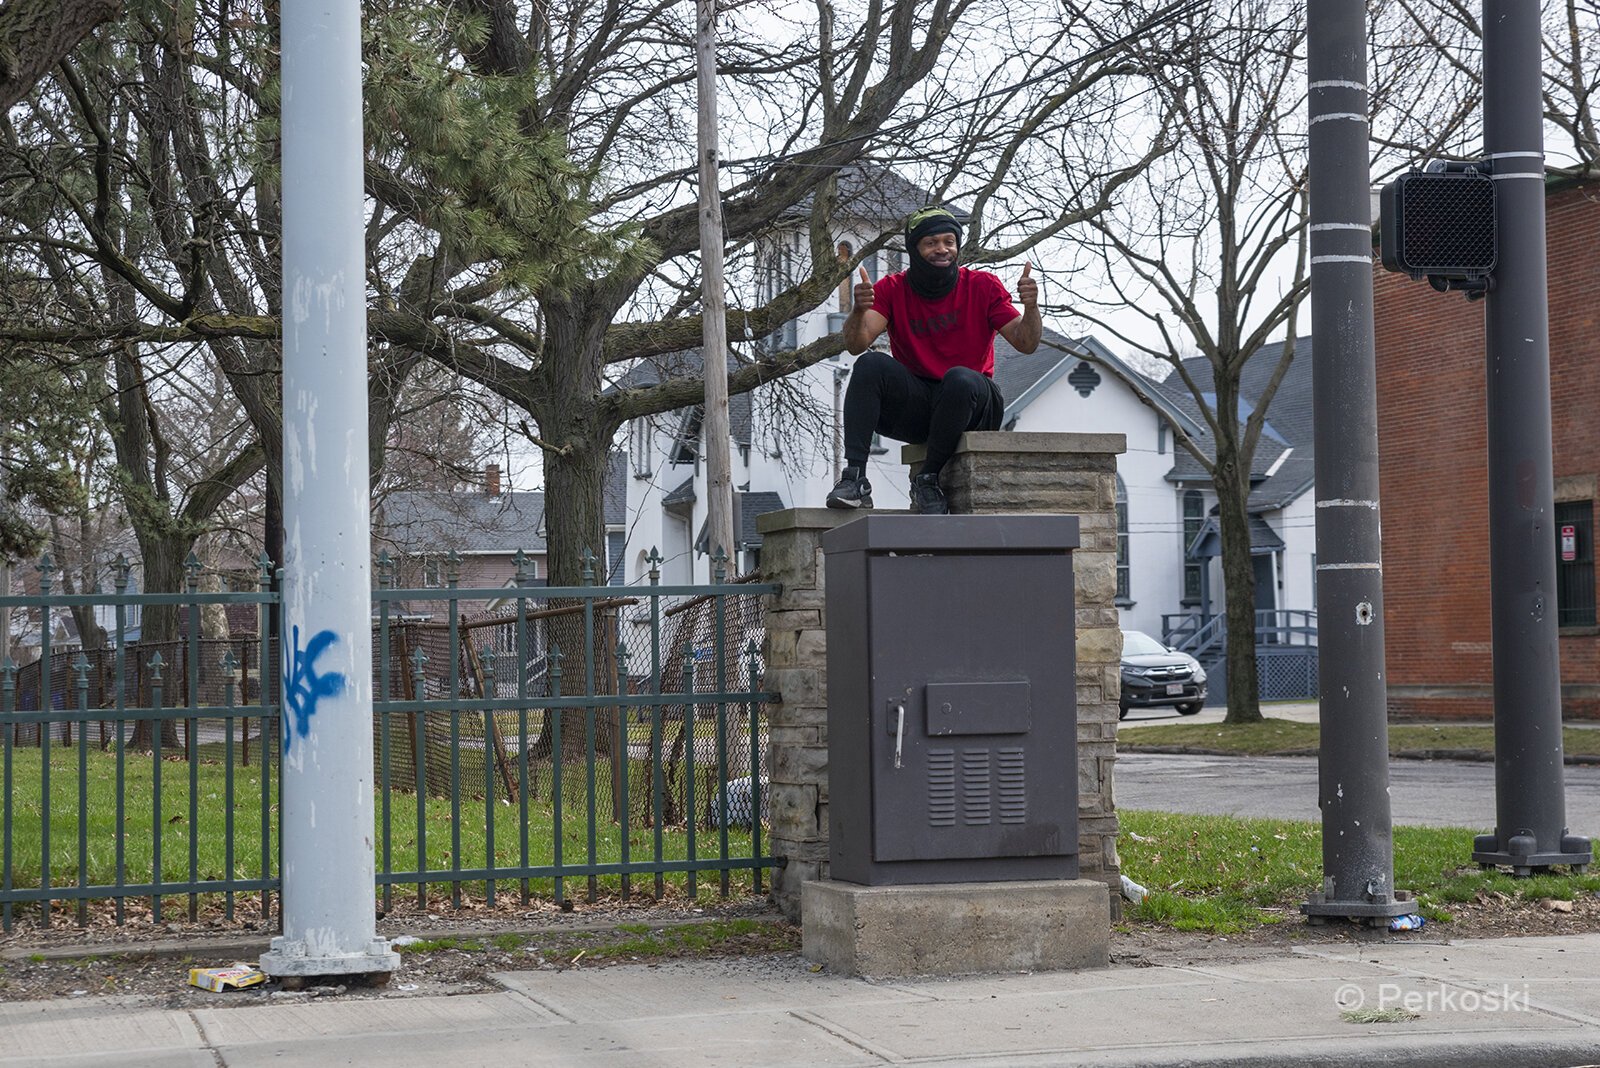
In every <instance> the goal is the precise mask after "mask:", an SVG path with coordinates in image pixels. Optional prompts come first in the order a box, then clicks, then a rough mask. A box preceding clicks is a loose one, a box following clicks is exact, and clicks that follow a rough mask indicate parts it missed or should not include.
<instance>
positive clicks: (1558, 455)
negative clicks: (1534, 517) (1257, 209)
mask: <svg viewBox="0 0 1600 1068" xmlns="http://www.w3.org/2000/svg"><path fill="white" fill-rule="evenodd" d="M1546 207H1547V236H1548V251H1549V262H1550V279H1549V287H1550V288H1549V301H1550V368H1551V392H1552V394H1553V396H1552V404H1551V411H1552V416H1553V422H1552V429H1553V437H1554V446H1555V467H1554V472H1555V500H1556V508H1555V515H1554V516H1553V517H1552V519H1553V523H1552V526H1553V528H1554V529H1553V530H1552V533H1551V536H1552V537H1553V538H1558V539H1559V538H1560V534H1561V531H1562V530H1563V528H1571V530H1570V533H1571V534H1574V535H1575V538H1573V539H1572V540H1571V541H1570V542H1569V544H1567V545H1566V546H1565V547H1563V546H1561V545H1560V544H1558V551H1557V565H1556V567H1557V591H1556V593H1557V598H1556V600H1557V611H1558V619H1559V621H1560V624H1561V626H1560V635H1561V637H1560V644H1561V690H1562V706H1563V712H1564V714H1565V716H1566V717H1567V718H1586V719H1592V718H1600V628H1597V627H1596V618H1595V574H1594V548H1593V534H1594V502H1595V497H1596V493H1597V485H1596V483H1597V474H1600V322H1597V319H1600V311H1597V309H1600V301H1597V298H1596V295H1597V294H1600V256H1597V255H1596V254H1595V252H1596V249H1597V248H1600V184H1596V183H1589V184H1585V185H1573V184H1571V183H1565V184H1560V185H1557V184H1552V185H1551V186H1550V187H1549V194H1548V199H1547V201H1546ZM1375 312H1376V319H1377V357H1378V453H1379V465H1380V473H1381V476H1380V477H1381V492H1382V495H1383V496H1382V501H1383V572H1384V582H1383V595H1384V602H1385V621H1386V628H1385V629H1386V637H1387V644H1388V649H1387V660H1388V682H1389V712H1390V715H1392V716H1395V717H1408V718H1415V717H1427V718H1458V717H1459V718H1474V719H1487V718H1488V717H1489V716H1490V715H1491V712H1492V707H1493V691H1492V682H1493V668H1492V664H1491V657H1490V644H1489V643H1490V634H1489V629H1490V628H1489V544H1488V523H1489V510H1488V474H1487V471H1488V459H1487V445H1486V430H1485V418H1486V415H1485V404H1486V397H1485V381H1486V375H1485V363H1484V359H1485V356H1484V338H1483V330H1484V321H1483V316H1484V306H1483V303H1482V302H1472V303H1469V302H1468V301H1467V300H1465V299H1464V298H1463V297H1462V296H1461V295H1460V294H1455V293H1452V294H1441V293H1437V292H1435V291H1434V290H1433V289H1432V288H1431V287H1430V286H1428V284H1427V283H1426V282H1414V281H1412V280H1410V279H1409V278H1406V277H1405V276H1404V275H1398V274H1390V273H1388V272H1385V271H1381V270H1380V271H1378V272H1377V277H1376V305H1375ZM1563 548H1564V549H1565V551H1563ZM1568 557H1570V559H1567V558H1568Z"/></svg>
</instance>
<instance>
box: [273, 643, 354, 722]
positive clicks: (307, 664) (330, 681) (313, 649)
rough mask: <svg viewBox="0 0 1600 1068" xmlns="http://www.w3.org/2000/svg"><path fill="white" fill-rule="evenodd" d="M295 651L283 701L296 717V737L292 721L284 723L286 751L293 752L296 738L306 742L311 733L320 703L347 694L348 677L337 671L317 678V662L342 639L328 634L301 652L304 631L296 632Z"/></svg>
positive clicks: (285, 680)
mask: <svg viewBox="0 0 1600 1068" xmlns="http://www.w3.org/2000/svg"><path fill="white" fill-rule="evenodd" d="M293 632H294V639H293V648H292V649H291V650H290V656H289V665H288V670H286V671H285V672H284V674H283V699H284V702H285V703H286V704H287V705H288V706H289V711H291V712H293V713H294V723H293V724H292V726H293V733H291V731H290V727H291V724H290V723H289V721H288V720H284V723H283V751H284V752H285V753H287V752H289V743H290V741H291V740H292V739H293V737H294V735H295V734H298V735H299V736H300V737H302V738H304V737H305V736H306V735H308V734H310V733H311V717H312V716H314V715H316V714H317V702H318V701H320V700H322V699H323V698H324V697H336V696H338V695H339V693H340V692H341V691H343V690H344V676H343V675H341V674H339V673H338V672H336V671H329V672H326V673H325V674H321V675H319V674H317V672H316V666H317V658H318V657H319V656H321V655H322V654H323V652H325V651H326V650H327V648H328V646H330V645H332V644H333V643H334V642H336V641H338V640H339V639H338V636H337V635H335V634H334V633H333V631H331V630H324V631H320V632H318V634H317V635H316V636H315V637H314V638H312V639H311V640H310V641H309V642H307V643H306V647H305V649H304V651H302V650H301V648H300V628H299V627H295V628H293Z"/></svg>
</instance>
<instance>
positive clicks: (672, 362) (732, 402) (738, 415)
mask: <svg viewBox="0 0 1600 1068" xmlns="http://www.w3.org/2000/svg"><path fill="white" fill-rule="evenodd" d="M703 366H704V363H703V360H702V358H701V355H700V349H698V348H693V349H679V350H678V351H677V352H667V353H663V354H662V355H660V356H651V357H649V358H647V359H642V360H639V361H637V362H636V363H635V364H634V365H633V366H632V367H631V368H629V369H628V373H627V374H625V375H623V376H622V377H621V378H619V379H618V380H617V381H616V383H615V384H614V385H611V386H607V387H606V392H607V393H610V392H612V391H613V390H623V389H637V388H639V387H641V386H654V385H658V384H660V383H662V382H665V381H668V380H670V379H674V378H691V377H693V378H698V377H699V376H700V374H701V368H702V367H703ZM741 366H743V365H742V364H741V363H740V362H739V361H738V360H737V359H735V358H734V357H732V356H729V357H728V371H729V373H730V374H731V373H732V372H734V371H737V370H738V369H739V368H740V367H741ZM751 411H752V409H751V400H750V394H749V393H734V394H731V395H729V397H728V430H729V432H730V433H731V434H732V436H733V440H734V443H735V444H738V445H749V444H750V440H751V425H752V419H751Z"/></svg>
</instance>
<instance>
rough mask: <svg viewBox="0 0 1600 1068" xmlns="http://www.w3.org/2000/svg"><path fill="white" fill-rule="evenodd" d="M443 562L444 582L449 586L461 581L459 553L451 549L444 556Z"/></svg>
mask: <svg viewBox="0 0 1600 1068" xmlns="http://www.w3.org/2000/svg"><path fill="white" fill-rule="evenodd" d="M444 563H445V574H444V578H445V582H446V583H447V584H449V585H451V586H456V585H459V584H460V582H461V554H460V553H458V552H456V551H455V550H454V549H451V550H450V552H449V554H448V555H446V556H445V558H444Z"/></svg>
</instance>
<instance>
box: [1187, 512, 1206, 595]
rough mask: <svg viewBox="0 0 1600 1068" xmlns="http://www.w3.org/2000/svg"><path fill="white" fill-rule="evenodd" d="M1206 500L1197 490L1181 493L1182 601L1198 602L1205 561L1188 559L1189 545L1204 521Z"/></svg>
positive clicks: (1198, 534) (1198, 533)
mask: <svg viewBox="0 0 1600 1068" xmlns="http://www.w3.org/2000/svg"><path fill="white" fill-rule="evenodd" d="M1205 513H1206V502H1205V499H1204V498H1203V497H1201V496H1200V491H1199V490H1185V491H1184V494H1183V549H1182V551H1183V603H1184V604H1186V605H1196V604H1199V603H1200V591H1201V585H1202V584H1201V581H1200V569H1201V568H1203V567H1205V566H1206V565H1205V563H1204V562H1203V561H1199V560H1190V559H1189V547H1190V546H1191V545H1193V544H1194V539H1196V538H1198V537H1199V536H1200V528H1201V527H1202V526H1204V525H1205V521H1206V514H1205Z"/></svg>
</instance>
